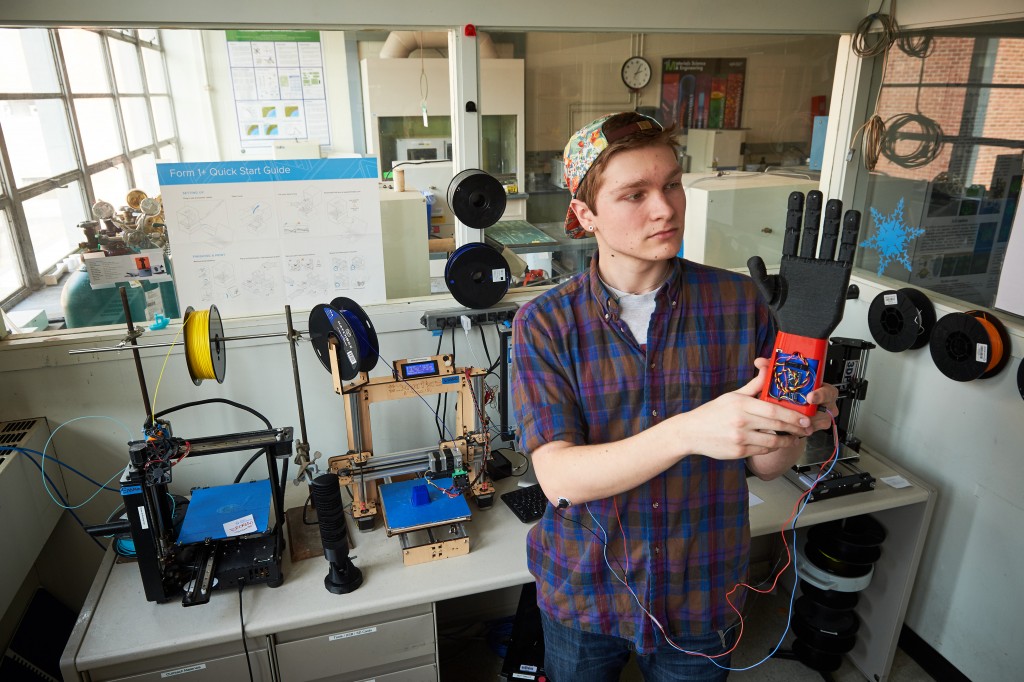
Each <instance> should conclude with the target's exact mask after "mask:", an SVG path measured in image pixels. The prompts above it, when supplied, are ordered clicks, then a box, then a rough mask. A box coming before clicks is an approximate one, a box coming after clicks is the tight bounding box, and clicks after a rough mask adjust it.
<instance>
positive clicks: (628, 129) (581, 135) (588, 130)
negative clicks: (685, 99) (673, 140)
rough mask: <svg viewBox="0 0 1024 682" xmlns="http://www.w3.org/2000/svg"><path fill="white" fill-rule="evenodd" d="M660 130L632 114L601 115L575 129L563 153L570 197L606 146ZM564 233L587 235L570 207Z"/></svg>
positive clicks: (654, 124)
mask: <svg viewBox="0 0 1024 682" xmlns="http://www.w3.org/2000/svg"><path fill="white" fill-rule="evenodd" d="M661 130H662V127H661V124H660V123H658V122H657V121H655V120H654V119H653V118H650V117H649V116H644V115H643V114H638V113H636V112H633V111H628V112H622V113H618V114H608V115H607V116H602V117H601V118H598V119H596V120H594V121H591V122H590V123H588V124H587V125H585V126H583V127H582V128H580V129H579V130H577V131H576V133H575V134H574V135H573V136H572V137H570V138H569V142H568V144H566V145H565V152H564V154H563V161H564V162H565V184H566V187H568V188H569V191H570V192H571V193H572V198H573V199H575V198H576V193H577V192H579V189H580V185H581V184H583V179H584V178H585V177H587V173H588V172H589V171H590V168H591V166H593V165H594V161H596V160H597V157H598V156H600V155H601V152H603V151H604V150H605V149H606V148H607V147H608V145H610V144H611V143H613V142H615V141H617V140H621V139H622V138H624V137H628V136H629V135H633V134H635V133H640V132H646V131H659V132H660V131H661ZM565 233H566V234H567V235H569V236H570V237H572V238H573V239H579V238H581V237H585V236H587V232H586V230H584V229H583V226H582V225H580V221H579V218H577V217H576V212H575V211H573V210H572V207H571V206H570V207H569V212H568V213H566V215H565Z"/></svg>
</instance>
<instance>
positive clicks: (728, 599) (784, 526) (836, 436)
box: [612, 413, 839, 658]
mask: <svg viewBox="0 0 1024 682" xmlns="http://www.w3.org/2000/svg"><path fill="white" fill-rule="evenodd" d="M829 416H830V417H832V434H833V444H834V446H833V448H832V455H831V456H830V457H829V458H828V459H827V460H825V461H824V462H823V463H822V465H821V467H820V468H819V469H818V475H817V477H816V478H821V475H822V474H824V473H825V471H826V470H827V469H828V467H829V466H831V463H832V460H833V459H835V458H836V457H837V456H838V455H839V431H838V429H837V428H836V420H835V417H834V416H832V413H829ZM815 482H817V481H815ZM813 489H814V486H811V487H810V488H808V489H807V490H805V491H804V493H803V494H802V495H800V497H798V498H797V499H796V503H795V504H794V505H793V511H792V512H790V514H789V518H787V519H786V521H785V522H784V523H783V524H782V528H781V530H780V531H779V533H780V535H782V546H783V547H784V548H785V549H786V563H785V565H783V566H782V568H780V569H779V572H778V573H776V574H775V578H774V579H773V580H772V584H771V587H769V588H766V589H764V590H759V589H757V588H756V587H752V586H751V585H748V584H747V583H737V584H736V585H734V586H733V588H732V589H731V590H729V591H728V592H727V593H726V595H725V600H726V602H727V603H728V604H729V608H731V609H732V610H733V611H734V612H735V613H736V615H737V616H738V617H739V619H740V631H739V634H738V635H736V641H735V642H733V645H732V647H730V648H729V650H728V651H723V652H722V653H720V654H715V655H713V656H712V655H709V654H704V653H701V652H699V651H686V650H685V649H683V648H682V647H680V646H678V645H677V644H676V643H675V642H673V641H672V638H671V637H669V636H668V635H667V634H666V633H665V630H664V628H662V627H661V624H660V623H658V621H654V622H655V624H656V625H658V629H659V630H661V634H662V635H663V636H664V637H665V640H666V641H667V642H668V643H669V644H671V645H672V646H673V647H675V648H676V649H677V650H679V651H682V652H683V653H687V654H690V655H692V656H702V657H704V658H721V657H722V656H727V655H728V654H731V653H732V652H733V651H735V650H736V647H737V646H739V644H740V640H741V639H742V638H743V623H744V618H743V614H742V613H741V612H740V610H739V609H737V608H736V605H735V604H733V603H732V595H733V593H734V592H736V590H738V589H739V588H741V587H746V588H747V589H748V590H752V591H754V592H757V593H758V594H769V593H771V592H773V591H774V590H775V587H776V585H777V584H778V582H779V578H781V577H782V574H783V573H785V572H786V569H788V568H789V566H790V564H792V563H793V554H792V552H790V551H789V542H788V541H787V540H786V530H787V528H788V526H789V525H790V524H791V523H792V522H793V519H794V518H795V517H796V515H797V511H798V510H799V509H800V505H801V503H802V502H803V500H804V498H805V497H807V496H808V495H810V493H811V491H812V490H813ZM612 502H613V504H614V506H615V518H616V519H617V520H618V522H619V532H620V533H621V534H622V547H623V551H626V534H625V532H624V531H623V528H622V519H621V518H619V504H618V501H617V500H616V499H615V498H612ZM626 571H627V572H628V571H629V553H628V552H626Z"/></svg>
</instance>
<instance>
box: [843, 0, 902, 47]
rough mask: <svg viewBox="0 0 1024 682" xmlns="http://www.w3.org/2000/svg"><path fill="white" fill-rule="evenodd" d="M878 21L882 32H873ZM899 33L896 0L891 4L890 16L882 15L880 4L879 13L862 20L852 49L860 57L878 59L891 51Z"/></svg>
mask: <svg viewBox="0 0 1024 682" xmlns="http://www.w3.org/2000/svg"><path fill="white" fill-rule="evenodd" d="M884 2H885V0H882V4H884ZM876 21H877V22H878V24H879V26H881V28H882V30H881V31H878V32H872V31H871V27H872V26H874V25H875V22H876ZM899 32H900V26H899V24H897V23H896V0H892V2H890V3H889V14H882V5H881V4H879V6H878V11H877V12H875V13H874V14H869V15H867V16H866V17H864V18H863V19H861V21H860V23H859V24H857V30H856V31H855V32H854V34H853V43H852V44H851V46H850V47H851V49H852V50H853V53H854V54H855V55H857V56H858V57H862V58H863V57H877V56H878V55H880V54H885V53H886V52H888V51H889V48H890V47H891V46H892V44H893V43H894V42H895V41H896V38H897V37H898V36H899Z"/></svg>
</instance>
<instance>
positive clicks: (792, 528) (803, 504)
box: [577, 413, 839, 672]
mask: <svg viewBox="0 0 1024 682" xmlns="http://www.w3.org/2000/svg"><path fill="white" fill-rule="evenodd" d="M829 415H830V416H832V415H831V413H829ZM832 428H833V429H835V428H836V425H835V417H833V420H832ZM838 462H839V446H838V444H837V445H836V448H835V450H834V451H833V456H832V463H831V464H830V465H829V467H828V469H826V470H825V471H824V472H822V473H820V474H818V477H817V478H815V479H814V483H812V484H811V487H810V488H809V489H808V490H811V489H813V488H814V486H816V485H817V484H818V482H819V481H821V480H822V479H824V478H825V477H826V476H828V475H829V474H830V473H832V469H834V468H835V466H836V464H837V463H838ZM810 497H811V496H810V493H809V492H808V493H807V494H806V495H804V498H803V499H802V500H801V502H800V507H799V508H798V509H797V511H796V514H794V515H793V522H792V523H791V524H790V526H789V530H790V531H791V532H792V533H793V590H792V591H791V592H790V595H789V612H788V614H787V615H786V628H785V629H784V630H783V631H782V636H781V637H780V638H779V641H778V642H777V643H776V644H775V647H774V648H773V649H772V650H771V651H770V652H768V655H767V656H765V657H764V658H762V659H761V660H760V661H758V662H757V663H752V664H751V665H748V666H747V667H745V668H730V667H727V666H724V665H721V664H720V663H719V662H718V661H716V660H715V659H714V658H712V657H710V656H708V657H707V659H708V660H709V661H711V662H712V663H713V664H714V665H715V666H716V667H718V668H721V669H722V670H729V671H733V672H744V671H747V670H751V669H753V668H756V667H757V666H759V665H761V664H762V663H764V662H765V661H767V660H768V659H770V658H771V657H772V656H774V655H775V652H776V651H778V650H779V647H781V646H782V643H783V642H784V641H785V640H786V635H787V634H788V633H789V626H790V623H791V622H792V620H793V603H794V601H795V600H796V586H797V585H798V584H799V582H800V571H799V568H798V567H797V562H796V551H797V550H796V522H797V520H798V519H799V518H800V515H801V514H802V513H803V511H804V508H805V507H806V506H807V503H808V501H809V500H810ZM585 506H586V509H587V513H589V514H590V518H591V519H592V520H593V522H594V523H595V524H597V527H598V528H600V529H601V533H602V535H604V539H603V542H602V544H603V545H604V563H605V565H606V566H608V570H610V571H611V572H612V575H614V576H615V577H616V578H617V579H618V580H619V582H621V583H622V584H623V585H625V586H626V589H627V590H629V591H630V592H631V593H633V597H634V599H637V601H638V602H639V598H638V597H637V596H636V593H635V592H633V590H632V588H630V586H629V584H628V583H627V582H626V581H625V580H624V579H622V578H619V577H618V574H616V573H615V570H614V569H612V566H611V563H609V561H608V542H609V540H608V531H606V530H605V529H604V526H603V525H601V522H600V521H598V520H597V517H596V516H594V512H592V511H591V510H590V505H589V504H588V505H585ZM577 523H578V522H577ZM598 539H601V538H598ZM639 606H640V609H641V610H642V611H643V612H644V613H645V614H647V616H648V617H649V618H651V619H652V620H654V616H652V615H651V613H650V612H649V611H647V609H646V608H644V606H643V605H642V604H640V605H639ZM654 623H655V624H656V625H659V626H660V623H658V621H657V620H654ZM733 627H735V626H733ZM730 629H731V628H730ZM662 634H663V635H664V632H663V633H662ZM666 641H668V643H669V645H670V646H671V647H672V648H673V649H676V650H677V651H681V652H682V653H684V654H694V655H697V652H693V651H686V650H685V649H683V648H682V647H679V646H676V645H675V644H674V643H673V642H671V641H669V640H668V638H667V637H666Z"/></svg>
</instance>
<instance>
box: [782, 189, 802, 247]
mask: <svg viewBox="0 0 1024 682" xmlns="http://www.w3.org/2000/svg"><path fill="white" fill-rule="evenodd" d="M803 213H804V195H803V192H791V193H790V195H789V202H788V204H787V207H786V236H785V237H784V238H783V240H782V255H783V257H785V256H795V255H796V249H797V246H798V245H799V244H800V222H801V220H803V217H804V215H803Z"/></svg>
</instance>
